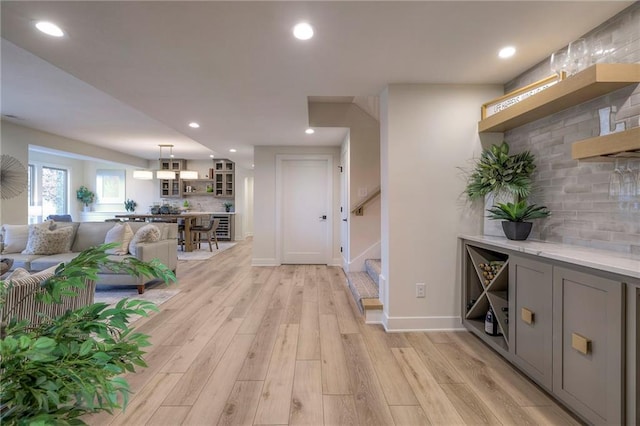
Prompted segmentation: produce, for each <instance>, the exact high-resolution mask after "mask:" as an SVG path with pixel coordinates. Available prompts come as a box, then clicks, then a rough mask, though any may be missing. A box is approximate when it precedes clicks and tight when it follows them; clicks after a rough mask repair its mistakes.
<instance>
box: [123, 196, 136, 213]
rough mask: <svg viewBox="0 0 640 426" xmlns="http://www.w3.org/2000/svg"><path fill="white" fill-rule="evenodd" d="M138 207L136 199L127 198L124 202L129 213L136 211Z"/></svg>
mask: <svg viewBox="0 0 640 426" xmlns="http://www.w3.org/2000/svg"><path fill="white" fill-rule="evenodd" d="M136 207H138V203H136V202H135V201H133V200H132V199H130V198H127V200H126V201H125V202H124V208H125V210H126V211H128V212H129V213H133V212H135V211H136Z"/></svg>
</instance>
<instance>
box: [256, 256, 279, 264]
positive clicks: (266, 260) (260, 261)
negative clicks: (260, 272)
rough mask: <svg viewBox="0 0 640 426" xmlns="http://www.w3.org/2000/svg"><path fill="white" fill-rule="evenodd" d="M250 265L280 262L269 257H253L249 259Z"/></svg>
mask: <svg viewBox="0 0 640 426" xmlns="http://www.w3.org/2000/svg"><path fill="white" fill-rule="evenodd" d="M251 266H280V262H278V261H277V260H276V259H274V258H269V257H264V258H253V259H251Z"/></svg>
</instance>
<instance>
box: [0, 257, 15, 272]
mask: <svg viewBox="0 0 640 426" xmlns="http://www.w3.org/2000/svg"><path fill="white" fill-rule="evenodd" d="M12 266H13V259H0V275H3V274H4V273H5V272H7V271H8V270H9V269H11V267H12Z"/></svg>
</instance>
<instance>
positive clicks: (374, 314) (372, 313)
mask: <svg viewBox="0 0 640 426" xmlns="http://www.w3.org/2000/svg"><path fill="white" fill-rule="evenodd" d="M364 322H365V324H382V325H384V314H383V312H382V309H377V310H368V311H365V317H364Z"/></svg>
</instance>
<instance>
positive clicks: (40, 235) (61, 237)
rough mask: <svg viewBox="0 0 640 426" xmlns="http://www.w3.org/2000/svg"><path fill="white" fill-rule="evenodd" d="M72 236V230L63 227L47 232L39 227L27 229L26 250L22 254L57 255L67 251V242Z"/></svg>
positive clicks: (47, 230)
mask: <svg viewBox="0 0 640 426" xmlns="http://www.w3.org/2000/svg"><path fill="white" fill-rule="evenodd" d="M72 236H73V228H71V227H65V228H60V229H54V230H49V229H47V228H43V227H40V226H33V227H31V228H30V229H29V240H28V241H27V248H25V249H24V250H23V251H22V254H58V253H66V252H67V251H68V250H69V244H70V243H69V240H70V239H71V237H72Z"/></svg>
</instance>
